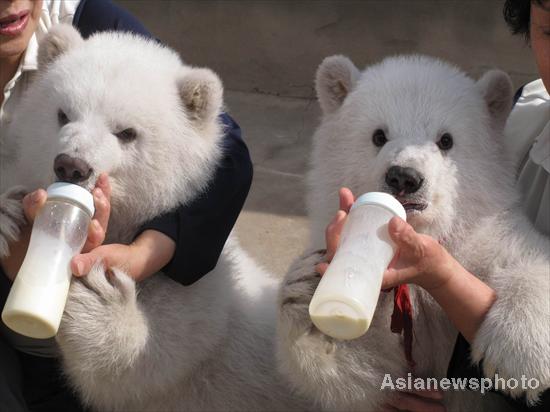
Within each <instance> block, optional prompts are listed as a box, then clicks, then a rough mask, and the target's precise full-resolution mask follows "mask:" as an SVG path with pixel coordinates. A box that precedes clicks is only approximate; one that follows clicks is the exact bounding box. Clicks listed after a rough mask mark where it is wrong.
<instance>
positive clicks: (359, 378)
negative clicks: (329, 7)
mask: <svg viewBox="0 0 550 412" xmlns="http://www.w3.org/2000/svg"><path fill="white" fill-rule="evenodd" d="M316 88H317V95H318V98H319V102H320V104H321V108H322V110H323V118H322V122H321V125H320V126H319V128H318V130H317V132H316V133H315V136H314V150H313V156H312V161H311V165H312V166H311V167H312V168H311V172H310V174H309V192H308V205H309V214H310V222H311V242H310V243H311V250H310V251H309V252H308V253H306V254H305V255H304V256H303V257H301V258H300V259H298V260H297V261H296V262H295V263H294V265H293V267H292V268H291V269H290V271H289V273H288V274H287V276H286V279H285V282H284V285H283V288H282V291H281V295H280V316H279V344H278V356H279V359H280V363H281V369H282V371H283V372H284V373H286V375H287V376H288V377H289V379H290V380H291V381H292V382H293V383H294V386H295V387H296V388H298V389H299V390H300V391H301V392H302V393H305V394H306V395H308V396H311V397H313V398H314V399H316V400H317V401H318V402H320V403H321V404H322V405H324V406H325V407H327V408H332V409H336V410H353V409H357V410H366V411H373V410H379V409H380V407H381V405H382V404H383V403H384V402H385V401H386V400H387V399H388V398H389V397H390V396H394V395H395V393H394V392H392V391H389V390H385V391H381V390H380V388H381V386H382V382H383V380H384V375H385V374H390V375H391V377H392V381H393V382H394V383H395V379H396V378H398V377H405V378H406V377H407V373H408V372H409V370H408V368H407V362H406V360H405V356H404V353H403V339H402V337H401V336H399V335H397V334H394V333H392V332H391V331H390V318H391V313H392V309H393V293H392V294H389V293H388V294H386V293H381V295H380V300H379V303H378V307H377V310H376V312H375V316H374V319H373V322H372V325H371V327H370V329H369V330H368V332H367V333H366V334H365V335H364V336H363V337H361V338H359V339H356V340H351V341H339V340H336V339H332V338H329V337H327V336H325V335H323V334H322V333H320V332H319V331H318V330H317V329H316V328H315V327H314V326H313V325H312V323H311V320H310V318H309V315H308V305H309V302H310V300H311V297H312V294H313V292H314V290H315V288H316V286H317V284H318V282H319V276H318V275H316V274H315V270H314V267H315V265H316V264H317V263H319V262H320V261H322V260H323V254H322V252H321V251H318V249H321V248H323V247H324V244H325V243H324V229H325V227H326V224H327V223H328V222H329V221H330V219H331V217H332V216H333V214H334V213H335V211H336V210H337V209H338V203H337V201H338V195H337V193H338V190H339V188H340V187H343V186H346V187H349V188H351V189H352V191H353V192H354V193H355V194H356V195H360V194H362V193H365V192H369V191H384V192H389V193H392V194H394V195H396V196H397V198H398V199H399V200H400V201H401V202H402V203H403V205H404V206H405V208H406V210H407V218H408V221H409V222H410V223H411V224H412V225H413V226H414V227H415V229H416V230H417V231H419V232H422V233H426V234H429V235H431V236H433V237H435V238H436V239H439V240H440V241H441V242H442V244H444V245H445V247H446V248H447V249H448V250H449V251H450V252H451V254H452V255H453V256H455V257H456V258H457V259H458V260H459V261H460V262H461V263H462V264H463V265H464V266H465V267H466V268H467V269H468V270H469V271H471V272H472V273H474V274H476V275H477V276H479V277H480V278H481V279H483V280H484V281H485V282H487V283H488V284H489V285H490V286H491V287H492V288H494V289H495V290H496V293H497V296H498V297H497V300H496V302H495V303H494V305H493V306H492V308H491V309H490V311H489V313H488V314H487V317H486V318H485V320H484V322H483V324H482V325H481V328H480V329H479V331H478V333H477V336H476V338H475V339H474V341H473V342H472V356H473V360H474V361H476V362H477V361H480V360H483V367H484V372H485V374H486V376H488V377H491V378H493V377H494V375H495V373H497V374H498V375H499V377H501V378H504V379H509V378H515V379H518V381H519V382H521V378H522V376H525V378H526V379H530V378H535V379H537V380H538V382H539V385H538V386H537V387H536V388H531V389H529V390H527V391H526V395H527V399H528V400H530V401H535V400H536V399H537V397H538V395H539V394H540V393H541V392H542V391H544V390H545V389H547V388H548V387H550V351H549V350H548V348H549V347H550V328H548V325H549V324H550V310H549V296H550V276H549V269H548V267H549V259H550V244H549V242H548V239H547V238H545V237H543V236H541V235H540V234H538V232H536V231H535V230H534V228H533V227H532V225H531V224H530V223H529V222H528V221H527V219H526V218H525V217H524V215H523V213H522V211H521V207H520V202H519V197H518V194H517V193H516V190H515V189H514V173H513V169H512V166H511V165H510V164H509V163H508V162H507V161H506V160H505V156H504V154H503V151H502V147H501V144H500V141H499V140H500V139H501V137H502V129H503V127H504V124H505V121H506V119H507V116H508V114H509V111H510V108H511V102H512V86H511V82H510V80H509V78H508V76H507V75H506V74H504V73H502V72H499V71H489V72H488V73H486V74H485V75H484V76H483V77H482V78H481V79H480V80H479V81H477V82H474V81H473V80H471V79H470V78H468V77H467V76H466V75H465V74H463V73H462V72H460V71H459V70H458V69H457V68H455V67H452V66H450V65H448V64H446V63H444V62H441V61H439V60H436V59H432V58H428V57H421V56H408V57H393V58H388V59H386V60H384V61H382V62H381V63H379V64H376V65H374V66H372V67H369V68H367V69H366V70H365V71H364V72H359V70H358V69H357V68H356V67H355V66H354V65H353V63H352V62H351V61H350V60H349V59H347V58H345V57H342V56H334V57H330V58H327V59H325V61H324V62H323V63H322V64H321V66H320V67H319V70H318V72H317V79H316ZM411 299H412V304H413V317H414V341H413V357H414V360H415V361H416V368H415V370H414V375H415V376H419V377H435V378H443V377H445V376H446V371H447V366H448V364H449V360H450V356H451V354H452V351H453V347H454V343H455V340H456V337H457V331H456V330H455V329H454V328H453V327H452V325H451V324H450V321H449V320H448V319H447V318H446V316H445V315H444V314H443V313H442V311H441V309H440V308H439V306H438V305H437V304H436V303H435V301H434V300H433V299H432V298H431V297H430V296H429V295H428V294H427V293H425V292H424V291H423V290H421V289H419V288H417V287H414V286H413V287H411ZM532 382H534V381H532ZM532 385H533V386H535V385H534V383H533V384H532ZM511 392H512V394H513V395H521V394H522V391H521V387H518V388H517V389H515V390H512V391H511ZM445 402H446V405H447V407H448V408H450V409H451V410H468V411H472V410H491V409H493V410H505V408H506V406H505V405H500V406H499V405H498V403H499V402H501V400H500V399H497V398H496V396H495V395H491V396H488V395H485V397H483V398H482V399H481V396H480V395H479V391H478V392H475V391H459V392H454V391H448V392H446V393H445Z"/></svg>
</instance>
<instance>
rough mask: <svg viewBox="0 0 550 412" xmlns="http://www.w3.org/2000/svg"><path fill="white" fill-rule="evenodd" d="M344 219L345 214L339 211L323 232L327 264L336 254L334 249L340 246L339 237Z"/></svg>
mask: <svg viewBox="0 0 550 412" xmlns="http://www.w3.org/2000/svg"><path fill="white" fill-rule="evenodd" d="M346 217H347V213H346V212H344V211H343V210H339V211H338V212H337V213H336V215H335V216H334V218H333V219H332V222H330V223H329V225H328V226H327V229H326V232H325V240H326V242H327V252H326V254H325V259H326V261H327V262H329V263H330V261H332V258H333V257H334V254H335V253H336V249H338V245H339V244H340V235H341V234H342V228H343V227H344V223H345V221H346Z"/></svg>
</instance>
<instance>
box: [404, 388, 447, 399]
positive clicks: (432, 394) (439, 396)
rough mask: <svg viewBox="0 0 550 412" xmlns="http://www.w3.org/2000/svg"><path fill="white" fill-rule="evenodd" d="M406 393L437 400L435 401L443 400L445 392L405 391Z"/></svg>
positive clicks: (431, 390) (426, 390) (430, 390)
mask: <svg viewBox="0 0 550 412" xmlns="http://www.w3.org/2000/svg"><path fill="white" fill-rule="evenodd" d="M405 393H410V394H411V395H416V396H420V397H421V398H429V399H435V400H442V399H443V392H442V391H440V390H438V389H424V390H412V391H405Z"/></svg>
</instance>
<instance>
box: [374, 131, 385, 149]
mask: <svg viewBox="0 0 550 412" xmlns="http://www.w3.org/2000/svg"><path fill="white" fill-rule="evenodd" d="M387 141H388V139H386V133H384V131H383V130H382V129H376V130H375V131H374V133H373V134H372V142H373V143H374V145H375V146H377V147H382V146H384V145H385V144H386V142H387Z"/></svg>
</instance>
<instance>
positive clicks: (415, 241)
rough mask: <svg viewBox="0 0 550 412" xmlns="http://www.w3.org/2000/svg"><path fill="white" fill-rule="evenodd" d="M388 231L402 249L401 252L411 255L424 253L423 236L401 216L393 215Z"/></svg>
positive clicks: (418, 256)
mask: <svg viewBox="0 0 550 412" xmlns="http://www.w3.org/2000/svg"><path fill="white" fill-rule="evenodd" d="M388 232H389V234H390V237H391V238H392V240H393V241H394V242H395V243H396V244H397V246H398V247H399V249H400V250H401V254H403V255H408V256H409V257H412V256H414V257H417V258H421V257H422V255H423V253H424V251H423V246H424V245H423V242H422V238H421V236H420V235H419V234H418V233H416V232H415V230H414V229H413V227H412V226H411V225H410V224H408V223H407V222H405V221H404V220H403V219H401V218H400V217H397V216H396V217H393V218H392V219H391V220H390V223H389V224H388Z"/></svg>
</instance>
